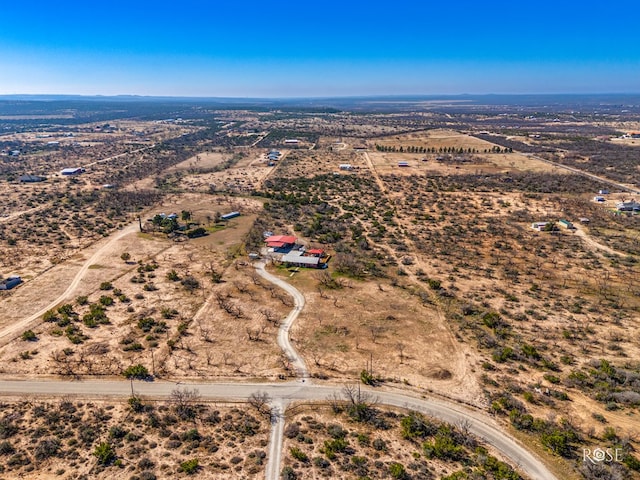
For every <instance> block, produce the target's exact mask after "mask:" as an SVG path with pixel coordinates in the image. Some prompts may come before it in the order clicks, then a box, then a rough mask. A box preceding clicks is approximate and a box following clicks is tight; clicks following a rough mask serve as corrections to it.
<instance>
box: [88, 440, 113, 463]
mask: <svg viewBox="0 0 640 480" xmlns="http://www.w3.org/2000/svg"><path fill="white" fill-rule="evenodd" d="M93 455H94V456H96V457H97V458H98V463H99V464H100V465H105V466H106V465H110V464H111V463H112V462H113V461H114V460H115V459H116V452H115V450H114V449H113V447H112V446H111V444H110V443H107V442H102V443H101V444H99V445H98V446H97V447H96V449H95V450H94V451H93Z"/></svg>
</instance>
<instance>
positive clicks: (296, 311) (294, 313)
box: [255, 262, 309, 379]
mask: <svg viewBox="0 0 640 480" xmlns="http://www.w3.org/2000/svg"><path fill="white" fill-rule="evenodd" d="M255 267H256V272H257V274H258V275H260V276H261V277H262V278H264V279H265V280H267V281H268V282H271V283H273V284H274V285H277V286H278V287H280V288H281V289H283V290H284V291H286V292H287V293H288V294H289V295H291V296H292V297H293V301H294V307H293V309H292V310H291V312H289V315H287V318H285V319H284V320H283V321H282V323H281V324H280V329H279V330H278V345H279V346H280V348H281V349H282V351H283V352H284V353H285V355H286V356H287V358H288V359H289V360H290V361H291V364H292V365H293V368H294V370H295V371H296V374H297V376H298V377H302V378H303V379H308V378H309V371H308V370H307V365H306V364H305V363H304V359H303V358H302V357H301V356H300V354H299V353H298V352H297V351H296V349H295V348H293V345H291V341H290V340H289V330H291V326H292V325H293V322H295V320H296V318H298V315H300V312H301V311H302V309H303V308H304V304H305V300H304V295H302V293H300V291H299V290H298V289H297V288H295V287H294V286H293V285H291V284H289V283H287V282H285V281H284V280H282V279H280V278H278V277H276V276H274V275H271V274H270V273H269V272H267V271H266V270H265V269H264V262H258V263H256V264H255Z"/></svg>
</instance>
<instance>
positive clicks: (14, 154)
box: [9, 150, 20, 157]
mask: <svg viewBox="0 0 640 480" xmlns="http://www.w3.org/2000/svg"><path fill="white" fill-rule="evenodd" d="M9 155H11V156H12V157H17V156H18V155H20V150H11V151H10V152H9Z"/></svg>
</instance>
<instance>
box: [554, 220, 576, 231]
mask: <svg viewBox="0 0 640 480" xmlns="http://www.w3.org/2000/svg"><path fill="white" fill-rule="evenodd" d="M558 223H559V224H560V226H561V227H564V228H566V229H568V230H575V229H576V227H574V226H573V223H571V222H570V221H569V220H565V219H561V220H558Z"/></svg>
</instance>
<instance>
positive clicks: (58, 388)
mask: <svg viewBox="0 0 640 480" xmlns="http://www.w3.org/2000/svg"><path fill="white" fill-rule="evenodd" d="M180 387H181V388H189V389H196V390H197V391H198V393H199V394H200V396H201V398H202V399H203V400H212V401H213V400H232V401H247V400H248V399H249V397H250V396H251V394H254V393H258V392H264V393H266V394H267V395H269V396H270V397H271V398H272V399H273V401H274V403H276V404H278V405H283V406H284V405H286V404H287V403H288V402H290V401H298V400H299V401H323V400H327V399H328V398H330V397H332V396H334V395H337V396H342V394H343V388H344V387H343V386H341V385H311V384H308V383H302V381H299V380H298V381H296V382H289V383H282V384H274V383H254V384H249V383H244V384H233V383H197V384H196V383H193V384H182V383H181V384H180ZM133 389H134V391H135V393H136V394H138V395H142V396H146V397H151V398H158V399H166V398H169V396H170V395H171V392H172V391H173V390H174V389H176V384H175V383H174V382H158V381H156V382H134V384H133ZM362 391H363V392H365V393H367V394H368V395H370V396H371V398H372V399H375V401H376V402H377V403H378V405H389V406H394V407H400V408H408V409H411V410H415V411H418V412H421V413H424V414H427V415H429V416H432V417H435V418H438V419H440V420H442V421H445V422H448V423H452V424H454V425H460V424H462V423H466V424H467V425H469V431H470V432H471V433H472V434H474V435H476V436H477V437H479V438H481V439H483V441H484V442H486V443H488V444H489V445H491V446H493V447H494V448H495V449H496V450H498V451H499V452H500V453H501V454H502V455H503V456H504V457H505V458H507V459H509V461H510V462H511V463H512V464H513V465H517V466H518V467H519V469H520V470H521V471H522V472H523V473H524V474H525V475H527V476H528V477H529V478H531V479H536V480H538V479H544V480H556V479H557V477H556V476H555V475H553V474H552V473H551V472H550V471H549V470H548V469H547V467H546V466H545V464H544V463H543V462H542V461H541V460H539V459H538V458H536V457H535V456H534V455H533V454H532V453H530V452H529V451H528V450H527V448H526V447H525V446H523V445H522V444H520V442H519V441H518V440H516V439H515V438H513V437H511V436H510V435H508V434H507V433H505V432H503V431H502V429H501V426H500V425H499V424H498V423H496V421H495V420H494V419H493V418H491V417H489V416H488V415H486V414H484V413H482V412H480V411H479V410H472V409H470V408H467V407H465V406H462V405H459V404H456V403H454V402H447V401H445V400H440V399H437V400H436V399H432V398H418V397H414V396H412V395H408V394H406V393H403V392H395V391H383V390H373V389H370V388H362ZM1 395H6V396H18V397H22V396H24V395H47V396H74V395H75V396H80V397H82V398H105V397H107V398H109V397H111V398H127V397H129V396H131V384H130V383H129V381H128V380H84V381H62V380H51V381H42V380H38V381H36V380H0V396H1ZM272 435H273V434H272ZM272 445H281V443H278V442H276V441H274V442H273V443H272ZM274 448H275V447H274ZM280 449H281V447H280ZM279 454H281V453H280V452H278V453H276V452H271V455H275V456H278V455H279ZM277 464H278V465H279V462H278V463H277ZM273 465H274V466H275V465H276V461H275V459H274V462H273ZM278 469H279V467H278V468H277V469H276V470H278ZM270 473H271V475H274V473H273V467H272V470H271V471H270ZM276 473H277V472H276ZM268 478H278V477H277V476H275V477H274V476H271V477H268Z"/></svg>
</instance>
